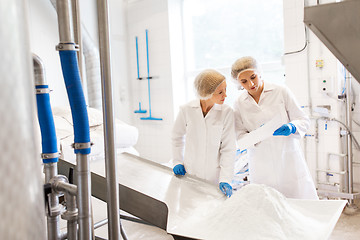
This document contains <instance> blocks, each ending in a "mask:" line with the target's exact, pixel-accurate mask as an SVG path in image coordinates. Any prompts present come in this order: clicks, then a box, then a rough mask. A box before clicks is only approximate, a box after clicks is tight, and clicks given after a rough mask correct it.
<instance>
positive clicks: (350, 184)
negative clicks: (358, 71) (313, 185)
mask: <svg viewBox="0 0 360 240" xmlns="http://www.w3.org/2000/svg"><path fill="white" fill-rule="evenodd" d="M346 71H347V70H346ZM347 76H348V78H347V79H346V125H347V127H348V134H347V170H348V193H350V194H352V193H353V164H352V158H353V156H352V138H351V130H352V127H351V125H352V120H351V76H350V73H349V72H348V74H347Z"/></svg>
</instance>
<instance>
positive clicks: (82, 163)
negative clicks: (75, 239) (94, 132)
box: [76, 153, 93, 240]
mask: <svg viewBox="0 0 360 240" xmlns="http://www.w3.org/2000/svg"><path fill="white" fill-rule="evenodd" d="M89 165H90V164H89V158H88V155H84V154H81V153H78V154H76V172H77V181H78V195H77V196H78V197H77V202H78V208H79V216H78V222H79V239H81V240H82V239H92V233H93V225H92V220H91V219H92V214H91V212H92V211H91V178H90V167H89Z"/></svg>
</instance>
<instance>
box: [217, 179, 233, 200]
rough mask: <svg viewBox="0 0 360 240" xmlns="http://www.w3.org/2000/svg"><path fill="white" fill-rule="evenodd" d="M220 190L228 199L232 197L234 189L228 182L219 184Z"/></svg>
mask: <svg viewBox="0 0 360 240" xmlns="http://www.w3.org/2000/svg"><path fill="white" fill-rule="evenodd" d="M219 188H220V190H221V191H222V192H223V193H224V194H225V195H226V196H227V197H231V195H232V187H231V186H230V184H228V183H226V182H221V183H219Z"/></svg>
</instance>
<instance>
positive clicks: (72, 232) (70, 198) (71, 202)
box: [63, 193, 78, 240]
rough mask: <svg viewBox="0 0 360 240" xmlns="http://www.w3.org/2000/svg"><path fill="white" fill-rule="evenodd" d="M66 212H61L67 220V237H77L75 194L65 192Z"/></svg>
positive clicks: (72, 238)
mask: <svg viewBox="0 0 360 240" xmlns="http://www.w3.org/2000/svg"><path fill="white" fill-rule="evenodd" d="M65 201H66V212H65V213H64V214H63V219H66V220H67V231H68V232H67V239H68V240H76V239H77V226H78V225H77V215H78V210H77V208H76V195H72V194H70V193H65Z"/></svg>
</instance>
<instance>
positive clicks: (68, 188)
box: [50, 175, 77, 196]
mask: <svg viewBox="0 0 360 240" xmlns="http://www.w3.org/2000/svg"><path fill="white" fill-rule="evenodd" d="M50 183H51V186H52V188H53V191H54V192H55V193H57V194H65V193H69V194H70V195H73V196H76V195H77V186H76V185H74V184H70V183H69V181H68V179H67V178H66V177H65V176H64V175H57V176H55V177H53V178H52V179H51V180H50Z"/></svg>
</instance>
